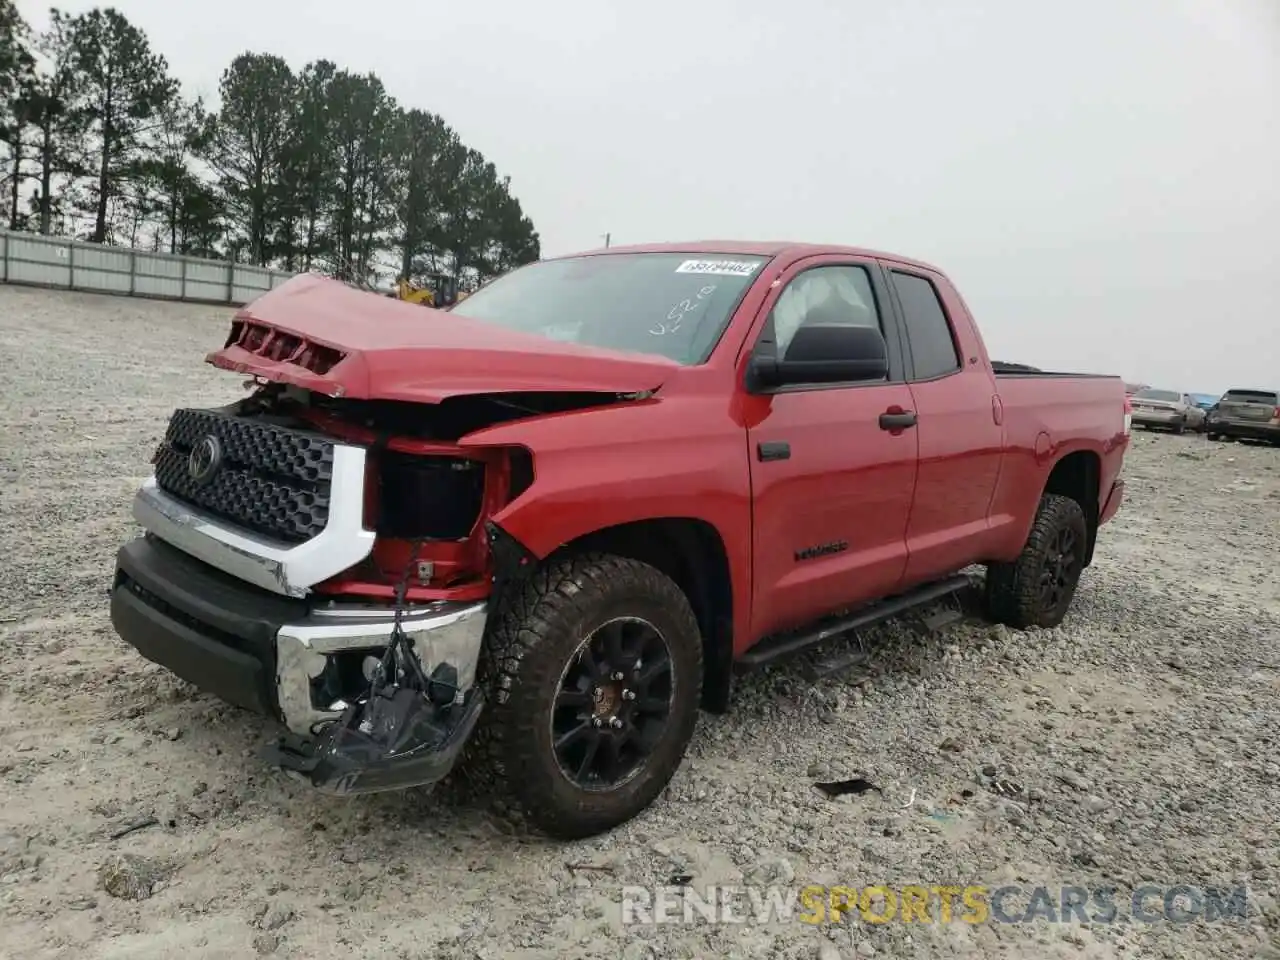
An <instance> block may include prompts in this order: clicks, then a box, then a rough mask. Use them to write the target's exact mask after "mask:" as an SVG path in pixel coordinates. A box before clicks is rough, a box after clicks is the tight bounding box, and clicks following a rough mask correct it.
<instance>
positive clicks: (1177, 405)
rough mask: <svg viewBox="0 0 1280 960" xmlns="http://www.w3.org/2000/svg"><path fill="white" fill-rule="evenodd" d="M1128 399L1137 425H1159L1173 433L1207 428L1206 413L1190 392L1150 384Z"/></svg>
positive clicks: (1134, 422) (1148, 426)
mask: <svg viewBox="0 0 1280 960" xmlns="http://www.w3.org/2000/svg"><path fill="white" fill-rule="evenodd" d="M1129 402H1130V404H1132V406H1133V424H1134V426H1136V427H1147V428H1148V429H1150V428H1152V427H1158V428H1160V429H1161V430H1172V431H1173V432H1174V433H1185V432H1186V431H1187V430H1202V429H1203V428H1204V420H1205V413H1204V411H1203V410H1201V409H1200V406H1199V404H1197V403H1196V401H1195V399H1194V398H1193V397H1192V396H1191V394H1189V393H1179V392H1178V391H1177V390H1160V389H1157V388H1156V387H1147V388H1146V389H1144V390H1139V391H1138V392H1137V393H1135V394H1134V395H1133V396H1131V397H1130V398H1129Z"/></svg>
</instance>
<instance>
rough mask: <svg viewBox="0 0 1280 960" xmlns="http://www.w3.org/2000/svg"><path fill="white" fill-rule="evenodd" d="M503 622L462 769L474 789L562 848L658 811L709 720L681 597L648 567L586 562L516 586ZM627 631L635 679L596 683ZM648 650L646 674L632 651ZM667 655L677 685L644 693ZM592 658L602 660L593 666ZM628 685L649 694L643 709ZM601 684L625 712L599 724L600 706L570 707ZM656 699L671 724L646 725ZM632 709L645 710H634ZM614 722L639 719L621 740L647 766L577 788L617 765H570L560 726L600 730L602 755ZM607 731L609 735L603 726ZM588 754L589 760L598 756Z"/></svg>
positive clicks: (484, 674)
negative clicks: (581, 774) (591, 772)
mask: <svg viewBox="0 0 1280 960" xmlns="http://www.w3.org/2000/svg"><path fill="white" fill-rule="evenodd" d="M493 617H494V620H493V622H492V623H491V624H490V626H489V628H488V630H486V632H485V644H484V649H483V650H482V651H481V655H480V663H479V666H478V676H477V682H478V683H480V684H481V689H482V690H483V691H484V693H485V697H486V700H487V702H486V705H485V708H484V711H483V713H482V714H481V717H480V721H479V724H478V726H477V729H476V731H475V733H474V734H473V735H472V738H471V741H470V742H469V743H468V747H467V754H466V756H464V758H463V762H462V768H461V772H462V774H463V778H464V780H465V781H466V784H467V786H468V789H469V791H470V792H475V791H477V790H482V791H484V793H485V794H487V797H488V799H489V800H490V802H491V803H494V804H495V805H496V806H498V808H499V809H501V810H503V811H504V812H506V813H508V814H510V813H516V814H517V815H518V819H522V820H524V821H525V822H526V823H527V824H528V825H530V826H532V827H534V828H536V829H538V830H540V831H542V832H543V833H546V834H549V835H551V836H553V837H556V838H560V839H580V838H583V837H589V836H593V835H595V834H599V833H602V832H604V831H607V830H609V829H611V828H613V827H615V826H617V825H618V824H620V823H623V822H625V821H627V820H630V819H631V818H632V817H634V816H635V815H636V814H638V813H640V812H641V811H642V810H644V809H645V808H646V807H648V806H649V804H651V803H652V802H653V801H654V800H655V799H656V798H657V796H658V795H659V794H660V793H661V792H662V790H663V789H664V788H665V787H666V785H667V783H668V782H669V781H670V780H671V777H672V775H673V774H674V773H675V771H676V768H677V767H678V766H679V765H680V762H681V761H682V760H683V758H684V754H685V750H686V748H687V747H688V745H689V740H690V739H691V738H692V736H693V730H694V725H695V723H696V722H697V717H698V704H699V699H700V692H701V689H702V640H701V635H700V633H699V630H698V624H697V620H696V619H695V618H694V614H693V610H692V608H691V607H690V605H689V601H688V599H687V598H686V597H685V595H684V593H683V592H682V591H681V590H680V588H679V587H678V586H676V584H675V583H674V582H673V581H672V580H671V579H670V578H669V577H667V576H666V575H665V574H663V573H662V572H660V571H659V570H657V569H655V568H654V567H651V566H649V565H648V564H645V563H640V562H638V561H636V560H631V559H627V558H624V557H616V556H611V555H604V554H579V555H576V556H568V557H565V558H562V559H559V560H552V561H551V562H550V563H548V564H546V565H545V566H542V567H541V568H539V569H538V570H536V571H535V572H534V573H533V574H532V575H531V576H530V578H529V579H528V580H526V581H525V582H524V583H523V584H522V585H520V586H518V587H513V588H512V589H511V591H510V593H509V595H508V597H507V598H506V599H505V600H504V601H503V602H502V608H501V609H499V610H496V611H495V612H494V614H493ZM620 623H621V624H624V625H625V626H626V627H627V628H628V629H629V630H631V632H630V634H629V635H628V636H630V637H631V638H632V639H625V640H620V641H618V643H619V644H621V646H614V647H612V648H611V649H612V650H614V651H615V652H617V651H619V650H621V649H622V647H626V652H627V654H628V656H627V657H621V655H620V654H619V659H620V660H621V659H625V660H627V664H628V665H627V668H626V669H627V670H628V671H630V670H631V668H632V667H636V668H637V669H636V671H635V672H634V673H630V672H629V673H628V675H627V679H625V680H617V681H613V680H612V678H613V677H615V676H616V674H615V673H613V672H612V670H613V668H612V667H609V668H608V670H609V671H610V672H609V673H608V677H607V678H604V679H602V680H600V681H598V682H597V681H593V680H591V679H589V677H590V676H593V675H599V676H601V677H604V673H603V671H604V670H605V669H606V668H605V666H604V665H605V663H606V662H607V663H613V660H612V659H610V656H609V653H608V650H609V649H610V648H607V647H605V646H597V644H608V643H609V642H610V640H609V638H611V637H614V636H617V635H618V634H614V633H610V632H609V631H610V630H613V629H614V628H615V626H616V625H617V624H620ZM632 628H634V629H632ZM647 628H652V632H653V633H656V635H657V638H658V639H657V641H654V640H653V639H652V637H651V636H650V639H649V640H647V641H639V640H635V639H634V637H635V636H637V635H639V636H646V635H648V634H649V631H648V630H647ZM641 642H644V643H648V644H649V646H648V647H646V650H647V651H648V653H646V654H645V657H647V659H646V660H645V661H644V662H645V664H646V668H645V669H644V670H641V669H640V668H639V666H638V665H639V663H640V662H641V661H640V660H639V659H637V657H638V656H639V655H638V654H635V653H633V652H632V651H633V650H635V649H638V646H636V645H637V644H639V643H641ZM655 643H656V644H658V646H656V647H655V646H654V644H655ZM663 648H665V650H666V654H667V662H669V664H670V670H669V676H668V677H667V678H666V679H665V680H659V681H658V684H659V688H660V689H659V692H658V693H656V694H653V695H652V696H645V689H646V688H644V687H643V686H639V685H640V684H641V683H642V681H643V680H644V676H643V674H645V673H648V674H650V675H652V672H653V670H654V669H655V668H657V669H661V668H660V666H658V665H659V664H660V663H661V657H660V655H659V654H658V653H656V652H655V650H658V651H660V650H661V649H663ZM584 650H591V651H593V653H592V654H591V656H589V657H587V656H584V655H583V651H584ZM633 661H634V662H633ZM584 664H585V666H584ZM596 668H598V669H596ZM617 672H618V673H621V672H623V671H621V670H619V671H617ZM572 677H577V678H578V681H577V682H579V683H581V684H582V685H583V686H584V690H583V691H581V692H579V691H578V690H577V688H576V687H575V688H573V689H572V690H568V691H567V692H566V685H567V684H569V683H570V678H572ZM632 681H635V682H634V683H633V682H632ZM628 685H630V686H637V688H638V689H640V693H641V695H640V699H639V700H636V699H635V692H636V691H635V690H629V689H628ZM593 686H594V690H595V692H596V693H598V692H599V691H600V690H602V689H604V688H605V687H612V688H613V689H612V692H611V693H610V695H609V698H608V699H609V702H610V703H612V704H614V707H607V706H606V707H605V708H604V709H603V712H602V713H601V714H600V715H594V711H596V710H597V709H599V707H598V706H597V704H598V701H593V702H588V703H586V704H585V705H581V706H574V705H572V704H571V705H570V706H565V705H564V702H565V698H577V697H581V696H584V695H585V696H586V697H588V698H589V699H590V698H591V697H592V687H593ZM648 689H649V690H653V689H654V688H652V687H650V688H648ZM623 695H627V696H629V697H631V700H630V702H627V703H624V702H623V700H622V697H623ZM646 702H648V703H661V704H666V707H665V711H666V712H665V721H662V722H660V723H658V724H657V725H654V723H653V720H654V718H653V717H652V716H646V717H642V716H641V714H640V713H639V710H640V708H641V707H642V705H643V704H644V703H646ZM631 709H634V710H635V711H637V712H635V713H628V710H631ZM661 710H662V708H661V707H659V708H658V712H659V713H661ZM566 711H567V712H566ZM609 714H614V715H617V716H618V717H623V716H626V717H629V718H634V719H635V725H634V726H633V725H632V723H631V720H630V719H629V720H628V721H627V722H626V726H625V729H623V730H620V731H619V735H620V736H621V734H623V733H625V734H626V736H625V737H622V739H621V740H620V741H619V742H620V743H622V744H624V745H623V746H619V747H618V750H619V751H623V752H625V753H626V754H627V755H628V757H631V756H632V755H636V756H642V759H640V760H638V761H636V763H637V764H638V765H637V766H636V768H635V769H634V770H633V771H632V772H631V773H630V775H629V776H627V777H626V778H625V779H621V780H620V781H619V782H616V783H613V784H611V785H610V784H606V783H605V782H604V781H603V780H601V781H600V782H595V781H591V782H590V783H589V785H588V786H584V785H583V782H582V781H575V779H573V776H574V775H576V771H573V772H572V773H571V771H569V770H568V769H566V768H567V767H577V766H579V765H580V763H591V762H597V763H600V762H607V759H608V758H606V760H599V761H591V760H585V761H580V760H574V761H572V762H569V761H566V760H564V759H563V756H564V755H563V753H561V752H557V750H556V749H555V746H554V743H555V740H556V738H557V737H564V736H565V734H564V733H561V732H558V731H559V730H561V729H563V727H555V724H562V725H563V724H568V725H569V727H570V728H571V729H572V730H573V731H575V732H576V731H577V730H578V725H577V720H578V718H579V717H580V716H585V720H583V723H585V724H586V725H587V726H588V727H590V726H591V725H592V724H595V727H596V728H597V729H595V730H592V729H588V730H586V732H585V733H582V734H581V737H582V738H594V739H593V740H592V741H591V742H595V743H596V744H597V747H596V751H597V753H599V751H605V752H606V753H608V752H609V750H610V748H611V747H612V746H613V744H614V741H612V740H611V739H610V737H611V735H612V733H611V731H610V730H609V721H610V716H609ZM597 720H599V721H602V722H601V723H597V722H596V721H597ZM619 722H620V723H621V722H622V721H621V720H619ZM601 726H603V727H604V730H603V731H600V730H599V729H598V728H599V727H601ZM655 731H656V732H655ZM641 732H643V734H644V735H643V736H642V735H641ZM575 735H576V733H575ZM562 742H563V741H562ZM625 744H629V746H626V745H625ZM575 748H576V745H575ZM581 749H582V751H583V753H582V754H581V756H585V755H586V754H585V751H586V749H587V748H586V747H585V746H583V747H582V748H581ZM613 756H616V754H614V755H613ZM619 763H621V761H619ZM588 780H590V777H588Z"/></svg>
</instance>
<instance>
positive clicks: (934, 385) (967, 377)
mask: <svg viewBox="0 0 1280 960" xmlns="http://www.w3.org/2000/svg"><path fill="white" fill-rule="evenodd" d="M885 267H886V270H887V273H888V277H889V281H890V283H889V285H890V289H891V290H892V291H893V295H894V301H895V303H896V305H897V310H898V315H899V317H900V319H901V322H902V329H903V332H904V333H905V334H906V337H905V340H906V348H907V381H908V383H909V384H910V385H911V396H912V399H913V402H914V409H915V411H916V417H917V423H918V425H917V427H916V430H917V432H918V433H919V434H920V468H919V470H918V472H917V474H916V495H915V499H914V501H913V502H912V507H911V519H910V521H909V522H908V524H907V551H908V554H909V558H908V561H907V571H906V575H905V578H904V586H912V585H915V584H918V583H922V582H924V581H926V580H932V579H934V578H936V577H939V576H942V575H943V574H947V573H952V572H954V571H956V570H959V569H960V568H962V567H965V566H968V565H969V564H970V563H973V562H974V561H976V560H979V559H981V552H982V551H983V550H984V549H986V544H987V542H988V540H989V537H988V533H989V521H988V517H989V515H990V510H991V498H992V495H993V494H994V492H995V488H996V481H997V480H998V479H999V475H1000V462H1001V459H1002V456H1003V452H1004V428H1003V427H1002V426H1001V423H1000V419H999V413H998V411H999V409H1000V406H999V397H998V396H997V393H996V384H995V378H994V377H993V376H992V374H991V370H990V368H989V367H988V365H987V364H986V363H985V362H983V353H982V350H981V348H980V343H979V341H978V338H977V335H976V333H975V332H974V330H973V328H972V326H970V323H971V321H970V320H969V316H968V313H967V311H966V310H965V308H964V305H963V304H962V303H961V302H960V299H959V297H958V296H956V294H955V293H954V291H953V290H952V288H951V286H950V285H949V284H948V283H947V282H946V281H945V280H944V279H943V278H941V277H937V276H934V275H932V274H931V273H930V272H929V271H926V270H924V269H923V268H916V267H908V266H903V265H900V264H897V263H887V264H885Z"/></svg>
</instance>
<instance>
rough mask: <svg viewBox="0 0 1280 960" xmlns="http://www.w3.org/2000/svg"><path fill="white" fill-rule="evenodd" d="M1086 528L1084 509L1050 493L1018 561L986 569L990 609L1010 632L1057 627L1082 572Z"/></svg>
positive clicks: (1040, 509) (1039, 511)
mask: <svg viewBox="0 0 1280 960" xmlns="http://www.w3.org/2000/svg"><path fill="white" fill-rule="evenodd" d="M1088 529H1089V528H1088V524H1087V523H1086V522H1085V518H1084V511H1083V510H1081V509H1080V504H1078V503H1076V501H1074V500H1072V499H1071V498H1070V497H1064V496H1061V495H1059V494H1056V493H1046V494H1045V495H1044V496H1043V497H1041V498H1040V507H1039V509H1038V510H1037V511H1036V518H1035V521H1034V522H1033V523H1032V525H1031V535H1030V536H1029V537H1028V538H1027V543H1026V546H1024V547H1023V548H1022V553H1021V554H1020V555H1019V556H1018V559H1017V560H1014V561H1013V562H1012V563H993V564H991V565H989V566H988V567H987V584H986V598H987V609H988V612H989V613H990V615H991V617H992V619H994V620H996V621H998V622H1000V623H1007V624H1008V625H1009V626H1012V627H1018V628H1025V627H1032V626H1036V627H1056V626H1057V625H1058V624H1060V623H1061V622H1062V620H1063V618H1064V617H1065V616H1066V615H1067V610H1068V609H1069V608H1070V607H1071V601H1072V599H1073V598H1074V597H1075V593H1076V586H1077V585H1078V584H1079V582H1080V575H1081V573H1083V572H1084V558H1085V550H1086V546H1087V543H1088Z"/></svg>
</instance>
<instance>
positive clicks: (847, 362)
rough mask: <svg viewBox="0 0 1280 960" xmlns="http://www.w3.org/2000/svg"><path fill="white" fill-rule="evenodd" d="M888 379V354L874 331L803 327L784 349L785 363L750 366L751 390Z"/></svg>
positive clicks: (763, 359) (764, 359)
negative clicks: (794, 384) (804, 384)
mask: <svg viewBox="0 0 1280 960" xmlns="http://www.w3.org/2000/svg"><path fill="white" fill-rule="evenodd" d="M888 375H889V351H888V349H887V347H886V346H885V342H884V335H883V334H881V333H880V331H879V330H878V329H877V328H875V327H861V326H851V325H847V324H820V323H813V324H806V325H804V326H802V327H800V328H799V329H798V330H797V331H796V332H795V336H794V337H792V338H791V343H790V344H788V346H787V353H786V357H785V358H784V359H778V358H776V357H772V356H757V357H755V358H754V359H753V360H752V362H751V368H750V379H751V385H752V387H753V388H763V389H769V388H773V387H785V386H788V385H790V384H793V383H857V382H865V381H868V380H883V379H885V378H886V377H887V376H888Z"/></svg>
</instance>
